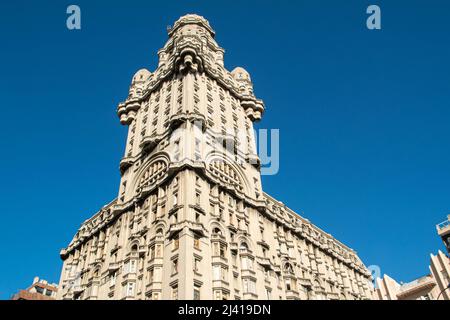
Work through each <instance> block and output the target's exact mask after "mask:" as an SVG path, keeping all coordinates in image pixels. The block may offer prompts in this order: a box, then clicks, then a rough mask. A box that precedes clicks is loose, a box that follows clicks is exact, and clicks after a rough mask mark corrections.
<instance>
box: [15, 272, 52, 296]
mask: <svg viewBox="0 0 450 320" xmlns="http://www.w3.org/2000/svg"><path fill="white" fill-rule="evenodd" d="M57 292H58V285H57V284H55V283H48V281H47V280H43V279H39V277H35V278H34V279H33V284H32V285H31V286H29V287H28V288H27V289H25V290H20V291H19V292H17V293H16V294H15V295H13V296H12V298H11V300H55V299H56V293H57Z"/></svg>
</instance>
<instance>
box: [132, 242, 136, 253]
mask: <svg viewBox="0 0 450 320" xmlns="http://www.w3.org/2000/svg"><path fill="white" fill-rule="evenodd" d="M137 251H138V245H137V244H133V246H132V247H131V252H133V253H135V252H137Z"/></svg>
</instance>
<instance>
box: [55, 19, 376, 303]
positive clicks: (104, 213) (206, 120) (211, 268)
mask: <svg viewBox="0 0 450 320" xmlns="http://www.w3.org/2000/svg"><path fill="white" fill-rule="evenodd" d="M158 55H159V64H158V67H157V69H156V70H155V71H154V72H150V71H148V70H146V69H141V70H139V71H138V72H137V73H136V75H135V76H134V77H133V80H132V83H131V87H130V90H129V95H128V97H127V99H126V100H125V102H123V103H121V104H119V106H118V109H117V112H118V115H119V118H120V122H121V123H122V124H123V125H126V126H128V127H129V131H128V138H127V142H126V148H125V156H124V158H123V159H122V161H121V162H120V170H121V183H120V188H119V194H118V197H117V199H116V200H114V201H113V202H111V203H110V204H108V205H106V206H105V207H104V208H103V209H101V210H100V211H99V212H98V213H96V214H95V215H94V216H93V217H92V218H90V219H89V220H87V221H85V222H84V223H83V224H82V226H81V227H80V229H79V230H78V232H77V234H76V235H75V237H74V239H73V240H72V242H71V243H70V245H69V246H68V247H67V248H66V249H64V250H62V251H61V257H62V259H63V260H64V266H63V270H62V274H61V281H60V288H61V289H60V291H59V292H58V294H59V298H61V299H370V298H372V292H373V287H372V283H371V275H370V273H369V271H368V270H367V268H366V267H365V266H364V265H363V263H362V262H361V261H360V259H359V258H358V256H357V255H356V253H355V252H354V251H353V250H351V249H350V248H348V247H346V246H345V245H343V244H342V243H340V242H339V241H337V240H336V239H334V238H333V237H332V236H330V235H329V234H327V233H325V232H323V231H322V230H320V229H319V228H318V227H316V226H314V225H313V224H311V223H310V222H309V221H308V220H306V219H304V218H302V217H301V216H299V215H297V214H296V213H295V212H293V211H292V210H290V209H289V208H288V207H286V206H285V205H284V204H282V203H281V202H279V201H277V200H275V199H273V198H272V197H270V196H269V195H267V194H265V193H264V192H263V189H262V186H261V175H260V162H259V159H258V156H257V155H256V147H255V137H254V133H253V122H254V121H257V120H260V119H261V116H262V114H263V112H264V103H263V101H261V100H260V99H258V98H256V97H255V95H254V93H253V85H252V82H251V79H250V76H249V74H248V73H247V72H246V71H245V70H244V69H243V68H235V69H234V70H233V71H232V72H229V71H227V70H226V69H225V67H224V62H223V59H224V57H223V56H224V50H223V49H222V48H220V47H219V45H218V44H217V43H216V41H215V40H214V31H213V30H212V28H211V27H210V25H209V23H208V21H206V20H205V19H204V18H203V17H200V16H197V15H186V16H183V17H182V18H180V19H179V20H178V21H177V22H176V23H175V25H174V26H173V27H172V28H171V29H170V30H169V39H168V41H167V43H166V44H165V45H164V47H163V48H162V49H161V50H159V51H158ZM274 81H275V80H274Z"/></svg>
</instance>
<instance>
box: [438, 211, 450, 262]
mask: <svg viewBox="0 0 450 320" xmlns="http://www.w3.org/2000/svg"><path fill="white" fill-rule="evenodd" d="M436 228H437V232H438V235H439V236H440V237H441V239H442V241H443V242H444V245H445V248H446V249H447V253H448V254H450V214H449V215H448V217H447V220H445V221H444V222H442V223H439V224H438V225H437V226H436Z"/></svg>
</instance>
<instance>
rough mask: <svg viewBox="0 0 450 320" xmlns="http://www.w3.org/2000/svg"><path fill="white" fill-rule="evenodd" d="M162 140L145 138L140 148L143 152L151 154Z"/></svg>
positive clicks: (151, 137)
mask: <svg viewBox="0 0 450 320" xmlns="http://www.w3.org/2000/svg"><path fill="white" fill-rule="evenodd" d="M159 141H160V138H158V137H153V136H145V137H144V138H143V139H142V142H141V144H140V147H141V148H142V150H145V151H146V152H151V151H152V150H153V149H154V148H155V147H156V146H157V145H158V143H159Z"/></svg>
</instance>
